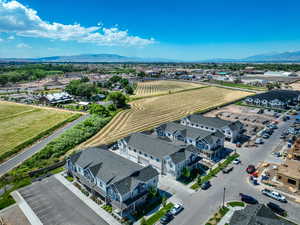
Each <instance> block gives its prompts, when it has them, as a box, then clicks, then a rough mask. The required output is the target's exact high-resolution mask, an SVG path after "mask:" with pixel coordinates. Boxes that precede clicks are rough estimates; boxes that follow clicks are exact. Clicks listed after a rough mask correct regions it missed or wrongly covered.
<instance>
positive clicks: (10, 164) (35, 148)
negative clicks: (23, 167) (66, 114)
mask: <svg viewBox="0 0 300 225" xmlns="http://www.w3.org/2000/svg"><path fill="white" fill-rule="evenodd" d="M88 116H89V115H83V116H81V117H79V118H78V119H77V120H74V121H73V122H71V123H68V124H67V125H65V126H63V127H61V128H59V129H57V130H56V131H54V133H52V134H51V135H50V136H48V137H46V138H44V139H42V140H41V141H39V142H37V143H35V144H34V145H32V146H31V147H29V148H27V149H26V150H24V151H22V152H21V153H19V154H17V155H15V156H14V157H13V158H11V159H9V160H7V161H6V162H3V163H2V164H0V176H2V175H4V174H5V173H7V172H9V171H10V170H12V169H13V168H15V167H17V166H18V165H20V164H21V163H22V162H24V161H25V160H26V159H28V158H30V157H31V156H33V155H34V154H35V153H37V152H39V151H40V150H41V149H42V148H44V147H45V146H46V145H47V144H48V143H49V142H50V141H52V140H53V139H54V138H56V137H58V136H59V135H61V134H62V133H63V132H65V131H66V130H68V129H69V128H71V127H73V126H75V125H76V124H77V123H79V122H81V121H83V120H84V119H86V118H87V117H88Z"/></svg>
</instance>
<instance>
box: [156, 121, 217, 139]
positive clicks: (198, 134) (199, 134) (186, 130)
mask: <svg viewBox="0 0 300 225" xmlns="http://www.w3.org/2000/svg"><path fill="white" fill-rule="evenodd" d="M160 127H161V128H162V129H164V130H165V131H167V132H170V133H174V132H176V131H180V132H181V134H182V135H184V136H185V137H189V138H193V139H202V138H206V137H208V136H210V135H213V134H214V132H209V131H205V130H201V129H197V128H194V127H189V126H184V125H182V124H180V123H176V122H170V123H166V124H163V125H161V126H160Z"/></svg>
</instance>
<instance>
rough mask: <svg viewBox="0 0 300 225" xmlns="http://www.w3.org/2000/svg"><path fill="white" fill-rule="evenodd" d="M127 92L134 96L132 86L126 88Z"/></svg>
mask: <svg viewBox="0 0 300 225" xmlns="http://www.w3.org/2000/svg"><path fill="white" fill-rule="evenodd" d="M125 91H126V93H127V94H129V95H132V94H133V93H134V90H133V87H132V86H130V85H126V86H125Z"/></svg>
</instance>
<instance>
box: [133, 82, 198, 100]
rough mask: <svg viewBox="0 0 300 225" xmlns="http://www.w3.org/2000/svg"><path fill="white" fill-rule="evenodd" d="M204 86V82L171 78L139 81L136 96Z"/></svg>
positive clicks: (161, 93)
mask: <svg viewBox="0 0 300 225" xmlns="http://www.w3.org/2000/svg"><path fill="white" fill-rule="evenodd" d="M203 86H204V85H202V84H196V83H190V82H181V81H171V80H157V81H147V82H139V83H138V84H137V88H136V91H135V95H134V97H145V96H155V95H163V94H169V93H175V92H178V91H183V90H188V89H195V88H200V87H203Z"/></svg>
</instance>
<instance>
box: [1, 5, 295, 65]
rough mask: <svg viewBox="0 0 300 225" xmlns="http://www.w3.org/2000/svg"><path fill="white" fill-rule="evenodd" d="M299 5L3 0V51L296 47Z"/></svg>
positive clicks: (174, 53)
mask: <svg viewBox="0 0 300 225" xmlns="http://www.w3.org/2000/svg"><path fill="white" fill-rule="evenodd" d="M299 9H300V1H299V0H285V1H282V0H251V1H250V0H243V1H241V0H209V1H206V0H185V1H183V0H181V1H179V0H151V1H149V0H18V1H11V0H0V57H46V56H56V55H77V54H89V53H93V54H101V53H111V54H119V55H124V56H131V57H145V58H167V59H179V60H203V59H212V58H243V57H247V56H251V55H256V54H263V53H271V52H285V51H299V50H300V29H299V22H300V13H299Z"/></svg>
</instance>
